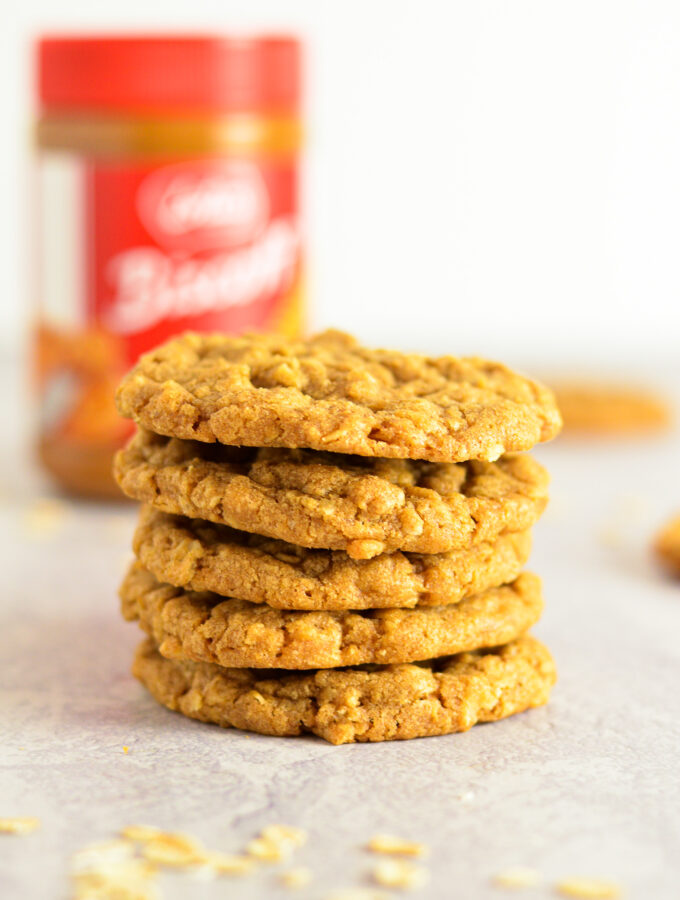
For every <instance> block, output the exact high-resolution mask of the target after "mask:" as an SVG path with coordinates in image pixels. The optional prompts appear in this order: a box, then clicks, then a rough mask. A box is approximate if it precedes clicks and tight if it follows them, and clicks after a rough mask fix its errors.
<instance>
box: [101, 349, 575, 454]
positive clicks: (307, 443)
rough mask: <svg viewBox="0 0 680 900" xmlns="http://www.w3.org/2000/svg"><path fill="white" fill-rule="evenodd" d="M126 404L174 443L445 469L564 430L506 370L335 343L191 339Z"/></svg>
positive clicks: (153, 360)
mask: <svg viewBox="0 0 680 900" xmlns="http://www.w3.org/2000/svg"><path fill="white" fill-rule="evenodd" d="M117 404H118V409H119V411H120V413H121V414H122V415H124V416H128V417H130V418H133V419H135V420H136V421H137V422H138V424H140V425H143V426H144V427H145V428H149V429H150V430H152V431H155V432H157V433H158V434H165V435H170V436H172V437H178V438H184V439H191V440H199V441H207V442H212V441H220V442H221V443H223V444H234V445H239V446H240V445H245V446H251V447H289V448H297V447H307V448H312V449H314V450H331V451H333V452H338V453H351V454H359V455H361V456H379V457H390V458H400V459H428V460H432V461H436V462H459V461H463V460H467V459H483V460H495V459H498V458H499V457H500V456H502V455H503V454H504V453H508V452H511V451H520V450H528V449H530V448H531V447H532V446H533V445H534V444H536V443H537V442H538V441H546V440H549V439H550V438H552V437H554V436H555V435H556V434H557V432H558V431H559V428H560V416H559V413H558V411H557V407H556V406H555V402H554V398H553V396H552V394H551V392H550V391H549V390H548V389H547V388H545V387H543V386H542V385H539V384H537V383H535V382H533V381H530V380H529V379H527V378H523V377H521V376H520V375H517V374H515V373H514V372H511V371H510V370H509V369H507V368H505V367H504V366H502V365H499V364H498V363H492V362H487V361H485V360H482V359H456V358H454V357H451V356H444V357H439V358H428V357H426V356H417V355H413V354H411V355H409V354H405V353H398V352H396V351H391V350H371V349H368V348H366V347H362V346H361V345H360V344H358V343H357V342H356V341H355V340H354V339H353V338H352V337H350V336H349V335H346V334H342V333H340V332H337V331H326V332H323V333H322V334H319V335H317V336H316V337H313V338H310V339H309V340H307V341H297V342H293V341H289V340H286V339H285V338H282V337H277V336H271V335H269V336H264V335H248V336H246V337H227V336H223V335H208V336H206V335H197V334H186V335H184V336H183V337H180V338H177V339H175V340H172V341H170V342H169V343H167V344H165V345H163V346H162V347H158V348H156V349H155V350H154V351H152V352H151V353H148V354H146V355H145V356H143V357H142V358H141V359H140V361H139V362H138V364H137V365H136V367H135V368H134V369H133V370H132V371H131V372H130V373H129V374H128V375H127V376H126V378H125V379H124V380H123V382H122V384H121V386H120V388H119V390H118V395H117Z"/></svg>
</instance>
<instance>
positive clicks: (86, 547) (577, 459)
mask: <svg viewBox="0 0 680 900" xmlns="http://www.w3.org/2000/svg"><path fill="white" fill-rule="evenodd" d="M679 449H680V442H679V441H678V437H677V435H675V436H672V437H670V438H667V439H662V440H652V441H637V442H629V443H625V444H613V443H608V444H603V445H600V446H586V445H584V444H571V445H569V444H567V443H562V442H559V443H558V444H555V445H553V446H551V447H547V448H543V449H542V450H541V453H540V456H541V458H542V459H543V460H544V461H545V462H546V464H547V465H548V466H549V467H550V469H551V470H552V473H553V492H552V493H553V498H554V501H553V504H552V506H551V509H550V511H549V512H548V513H547V514H546V516H545V518H544V519H543V521H542V523H541V524H540V526H539V527H538V529H537V531H536V543H535V551H534V554H533V557H532V561H531V567H532V568H533V569H534V570H536V571H538V572H540V573H541V574H542V575H543V576H544V577H545V584H546V598H547V610H546V614H545V617H544V620H543V621H542V623H541V625H540V626H539V628H538V629H536V632H537V634H539V635H540V636H541V637H543V638H544V639H545V640H546V642H547V643H548V644H549V646H550V647H551V649H552V650H553V651H554V654H555V656H556V659H557V663H558V667H559V673H560V681H559V684H558V686H557V688H556V690H555V692H554V695H553V699H552V702H551V703H550V705H549V706H548V707H547V708H545V709H541V710H536V711H532V712H530V713H527V714H525V715H522V716H519V717H516V718H514V719H511V720H508V721H506V722H502V723H499V724H494V725H488V726H482V727H478V728H475V729H473V730H472V731H470V732H468V733H467V734H463V735H452V736H449V737H444V738H429V739H425V740H419V741H411V742H405V743H394V744H383V745H372V746H371V745H368V746H344V747H331V746H329V745H327V744H325V743H323V742H322V741H320V740H318V739H315V738H307V739H275V738H267V737H259V736H251V735H246V734H242V733H239V732H236V731H231V732H228V731H221V730H219V729H217V728H214V727H210V726H205V725H200V724H198V723H194V722H190V721H188V720H185V719H183V718H182V717H180V716H178V715H173V714H171V713H169V712H167V711H166V710H164V709H161V708H160V707H158V706H156V705H155V704H154V703H153V701H151V700H150V698H149V697H148V696H146V694H145V693H144V691H143V690H142V689H141V687H140V686H139V685H138V684H137V683H136V682H135V681H134V680H133V679H132V678H131V677H130V676H129V674H128V670H129V664H130V658H131V655H132V651H133V647H134V645H135V643H136V642H137V640H138V634H137V631H136V629H135V628H134V626H132V625H125V624H124V623H123V622H122V621H120V619H119V616H118V612H117V603H116V597H115V593H116V585H117V581H118V580H119V578H120V575H121V573H122V571H123V565H124V559H125V557H126V554H127V547H128V544H129V537H130V533H131V530H132V522H133V512H132V511H131V510H129V509H127V508H124V507H114V506H110V507H97V506H92V505H86V504H82V505H81V504H79V505H70V506H69V508H68V511H67V515H66V517H65V518H64V519H63V521H62V522H61V523H60V525H59V527H58V528H57V530H56V531H55V532H54V533H53V534H51V535H47V534H45V535H41V536H38V535H36V534H33V533H31V530H30V529H29V528H28V527H27V512H28V511H30V509H31V505H32V503H33V502H34V500H35V498H36V497H38V496H44V495H45V494H46V491H47V488H46V486H45V485H44V483H43V482H41V480H40V478H39V476H38V475H36V474H35V473H34V472H32V470H31V469H30V467H29V466H28V464H27V463H26V462H24V461H23V460H24V458H25V457H24V454H22V453H21V452H20V449H19V447H18V445H17V444H16V443H13V442H12V441H9V442H8V441H6V442H5V445H4V448H3V450H2V466H1V467H0V472H1V478H2V484H1V485H0V496H1V497H2V504H1V508H0V518H1V521H2V534H3V543H2V572H3V585H4V590H3V597H2V601H1V605H0V608H1V621H0V735H1V740H2V757H1V758H0V816H1V815H37V816H39V817H40V818H41V819H42V822H43V826H42V829H41V830H40V831H39V832H37V833H35V834H34V835H32V836H29V837H24V838H18V837H17V838H13V837H2V836H0V896H2V897H3V898H4V897H7V898H22V900H38V898H40V900H43V898H47V900H51V898H62V897H67V896H68V882H67V867H68V857H69V854H70V853H71V852H72V851H73V850H75V849H77V848H79V847H81V846H83V845H85V844H87V843H88V842H91V841H94V840H100V839H106V838H109V837H111V836H113V835H114V833H115V832H116V831H117V830H118V829H119V828H120V827H121V826H123V825H125V824H129V823H132V822H139V821H141V822H145V823H151V824H156V825H159V826H162V827H165V828H168V829H176V830H186V831H189V832H191V833H194V834H196V835H199V836H201V837H202V838H204V839H205V840H206V842H208V843H209V845H210V846H211V847H215V848H217V847H219V848H222V849H225V850H233V849H236V848H238V847H239V846H240V845H241V843H242V842H243V841H244V840H245V839H247V838H249V837H250V836H252V835H253V834H254V833H255V832H256V831H257V830H258V829H259V828H260V827H261V826H263V825H265V824H267V823H270V822H274V821H282V822H286V823H290V824H296V825H301V826H303V827H304V828H306V829H308V830H309V832H310V840H309V844H308V846H307V847H306V848H304V849H303V850H302V851H300V853H299V861H300V862H301V863H305V864H308V865H310V866H311V867H312V869H313V870H314V873H315V881H314V882H313V884H312V885H311V886H310V887H309V888H308V889H306V890H304V891H300V892H296V893H295V894H294V896H299V897H300V898H302V900H307V898H309V900H312V898H320V900H321V898H323V897H324V896H327V895H328V893H329V891H330V890H331V889H332V888H336V887H343V886H350V885H358V884H366V883H367V881H366V877H367V872H368V870H369V869H370V864H371V862H372V860H371V859H370V858H369V856H368V854H366V853H365V852H363V851H362V850H361V845H362V844H363V843H364V842H365V841H366V840H367V839H368V838H369V837H370V836H371V835H372V834H373V833H375V832H377V831H389V832H396V833H398V834H400V835H404V836H406V837H412V838H415V839H418V840H422V841H425V842H427V843H428V844H429V845H430V846H431V848H432V852H431V856H430V859H429V860H428V863H427V867H428V869H429V870H430V871H431V873H432V880H431V882H430V886H429V887H428V888H427V889H426V890H424V891H422V892H420V893H419V894H417V896H423V897H428V898H429V897H431V898H449V897H451V898H452V897H461V898H466V900H481V898H493V897H502V896H507V894H506V893H504V892H503V891H500V890H498V889H497V888H494V887H492V886H491V885H490V879H491V877H492V876H493V875H494V873H496V872H498V871H500V870H502V869H504V868H505V867H507V866H510V865H516V864H524V865H530V866H532V867H535V868H537V869H538V870H539V871H540V872H541V873H542V874H543V875H544V877H545V880H546V885H545V887H543V888H540V889H534V890H532V891H528V892H526V894H525V893H524V892H520V893H519V894H518V895H516V896H525V895H526V896H531V897H543V896H545V897H547V896H551V895H553V891H552V889H551V888H550V884H551V883H552V882H554V881H555V880H556V879H558V878H560V877H563V876H567V875H575V874H583V875H591V876H594V877H603V878H608V879H613V880H615V881H618V882H620V883H621V884H622V885H623V886H624V887H625V890H626V894H625V895H626V896H628V897H636V898H637V897H639V898H647V897H654V898H656V900H661V898H671V897H677V896H678V891H679V888H678V885H679V884H680V864H679V862H678V853H677V850H678V846H679V842H680V765H679V756H680V750H679V748H680V727H679V722H680V691H679V690H678V675H679V673H680V665H679V663H680V650H679V641H678V637H679V634H680V584H677V583H676V584H673V583H671V582H669V581H667V580H666V579H664V578H663V577H662V576H661V575H660V574H659V573H658V572H657V571H656V570H655V567H654V565H653V564H652V562H651V561H650V559H649V557H648V554H647V545H648V542H649V539H650V535H651V534H652V533H653V532H654V530H655V529H656V527H657V526H658V525H659V523H660V522H662V521H663V520H664V518H665V516H666V515H667V514H668V513H670V512H671V511H673V510H674V509H680V476H678V475H677V468H676V466H677V458H678V450H679ZM123 745H127V746H129V748H130V751H129V754H128V755H124V753H123V750H122V748H123ZM276 871H277V870H276V869H275V868H270V869H263V871H262V873H261V874H258V875H257V876H255V877H253V878H248V879H246V880H244V881H220V882H218V883H212V884H201V883H198V882H194V881H188V880H187V879H186V878H181V877H179V876H177V877H174V878H167V879H165V880H164V882H163V885H164V897H168V898H179V897H196V898H213V897H215V898H217V897H222V896H233V897H235V898H253V897H278V896H284V895H285V896H292V894H291V892H289V891H288V892H286V891H283V890H282V889H280V888H278V887H277V883H276ZM395 896H396V894H395Z"/></svg>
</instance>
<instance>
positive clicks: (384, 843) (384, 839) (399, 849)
mask: <svg viewBox="0 0 680 900" xmlns="http://www.w3.org/2000/svg"><path fill="white" fill-rule="evenodd" d="M366 849H367V850H370V851H371V852H372V853H387V854H390V855H394V856H425V855H426V853H427V849H428V848H427V847H426V846H425V844H420V843H418V842H417V841H406V840H404V839H403V838H399V837H395V836H394V835H391V834H376V835H374V837H372V838H371V839H370V841H369V842H368V844H366Z"/></svg>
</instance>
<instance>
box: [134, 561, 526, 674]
mask: <svg viewBox="0 0 680 900" xmlns="http://www.w3.org/2000/svg"><path fill="white" fill-rule="evenodd" d="M120 598H121V608H122V613H123V616H124V618H125V619H127V620H128V621H132V620H135V619H136V620H138V621H139V624H140V626H141V627H142V629H143V630H144V631H146V632H147V634H149V635H150V636H151V637H152V638H153V639H154V641H155V642H156V644H157V645H158V647H159V651H160V653H161V655H162V656H165V657H167V658H169V659H185V660H193V661H194V662H212V663H217V664H218V665H220V666H238V667H241V666H246V667H253V668H266V669H323V668H331V667H336V666H356V665H363V664H367V663H380V664H384V663H405V662H414V661H417V660H421V659H433V658H435V657H439V656H451V655H452V654H455V653H463V652H465V651H468V650H479V649H480V648H483V647H496V646H499V645H500V644H506V643H507V642H508V641H511V640H514V639H515V638H517V637H519V636H520V635H522V634H524V633H525V632H527V631H528V630H529V628H531V626H532V625H534V624H535V623H536V622H537V621H538V619H539V617H540V615H541V611H542V609H543V597H542V592H541V582H540V579H539V578H538V577H537V576H536V575H532V574H530V573H524V574H523V575H520V576H519V578H517V579H516V580H515V581H514V582H513V583H512V584H509V585H504V586H502V587H497V588H490V589H489V590H488V591H484V593H482V594H476V595H475V596H473V597H468V598H467V599H466V600H462V601H461V602H460V603H457V604H454V605H451V606H433V607H427V608H422V609H382V610H364V611H361V612H354V611H348V610H344V611H341V612H330V611H325V610H318V611H310V612H301V611H291V610H279V609H272V608H271V607H269V606H266V605H258V604H253V603H248V601H246V600H234V599H225V598H223V597H220V596H218V595H216V594H211V593H209V592H205V591H204V592H196V591H187V590H184V589H183V588H177V587H173V586H172V585H168V584H161V583H159V582H158V581H157V580H156V579H155V578H154V576H153V575H152V574H151V573H150V572H147V571H146V570H145V569H144V568H143V567H142V566H141V564H140V563H139V562H136V563H133V565H132V566H131V568H130V570H129V571H128V573H127V575H126V577H125V579H124V581H123V584H122V585H121V589H120Z"/></svg>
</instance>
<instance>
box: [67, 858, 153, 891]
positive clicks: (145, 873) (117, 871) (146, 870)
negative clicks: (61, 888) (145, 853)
mask: <svg viewBox="0 0 680 900" xmlns="http://www.w3.org/2000/svg"><path fill="white" fill-rule="evenodd" d="M73 883H74V891H73V894H72V895H71V896H72V900H160V897H161V893H160V890H159V887H158V884H157V883H156V880H155V870H154V869H153V867H152V866H150V865H149V864H148V863H144V861H143V860H139V859H133V860H130V861H128V862H124V863H119V864H117V865H115V866H109V867H104V868H102V869H93V870H90V871H87V872H80V873H77V874H75V875H73Z"/></svg>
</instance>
